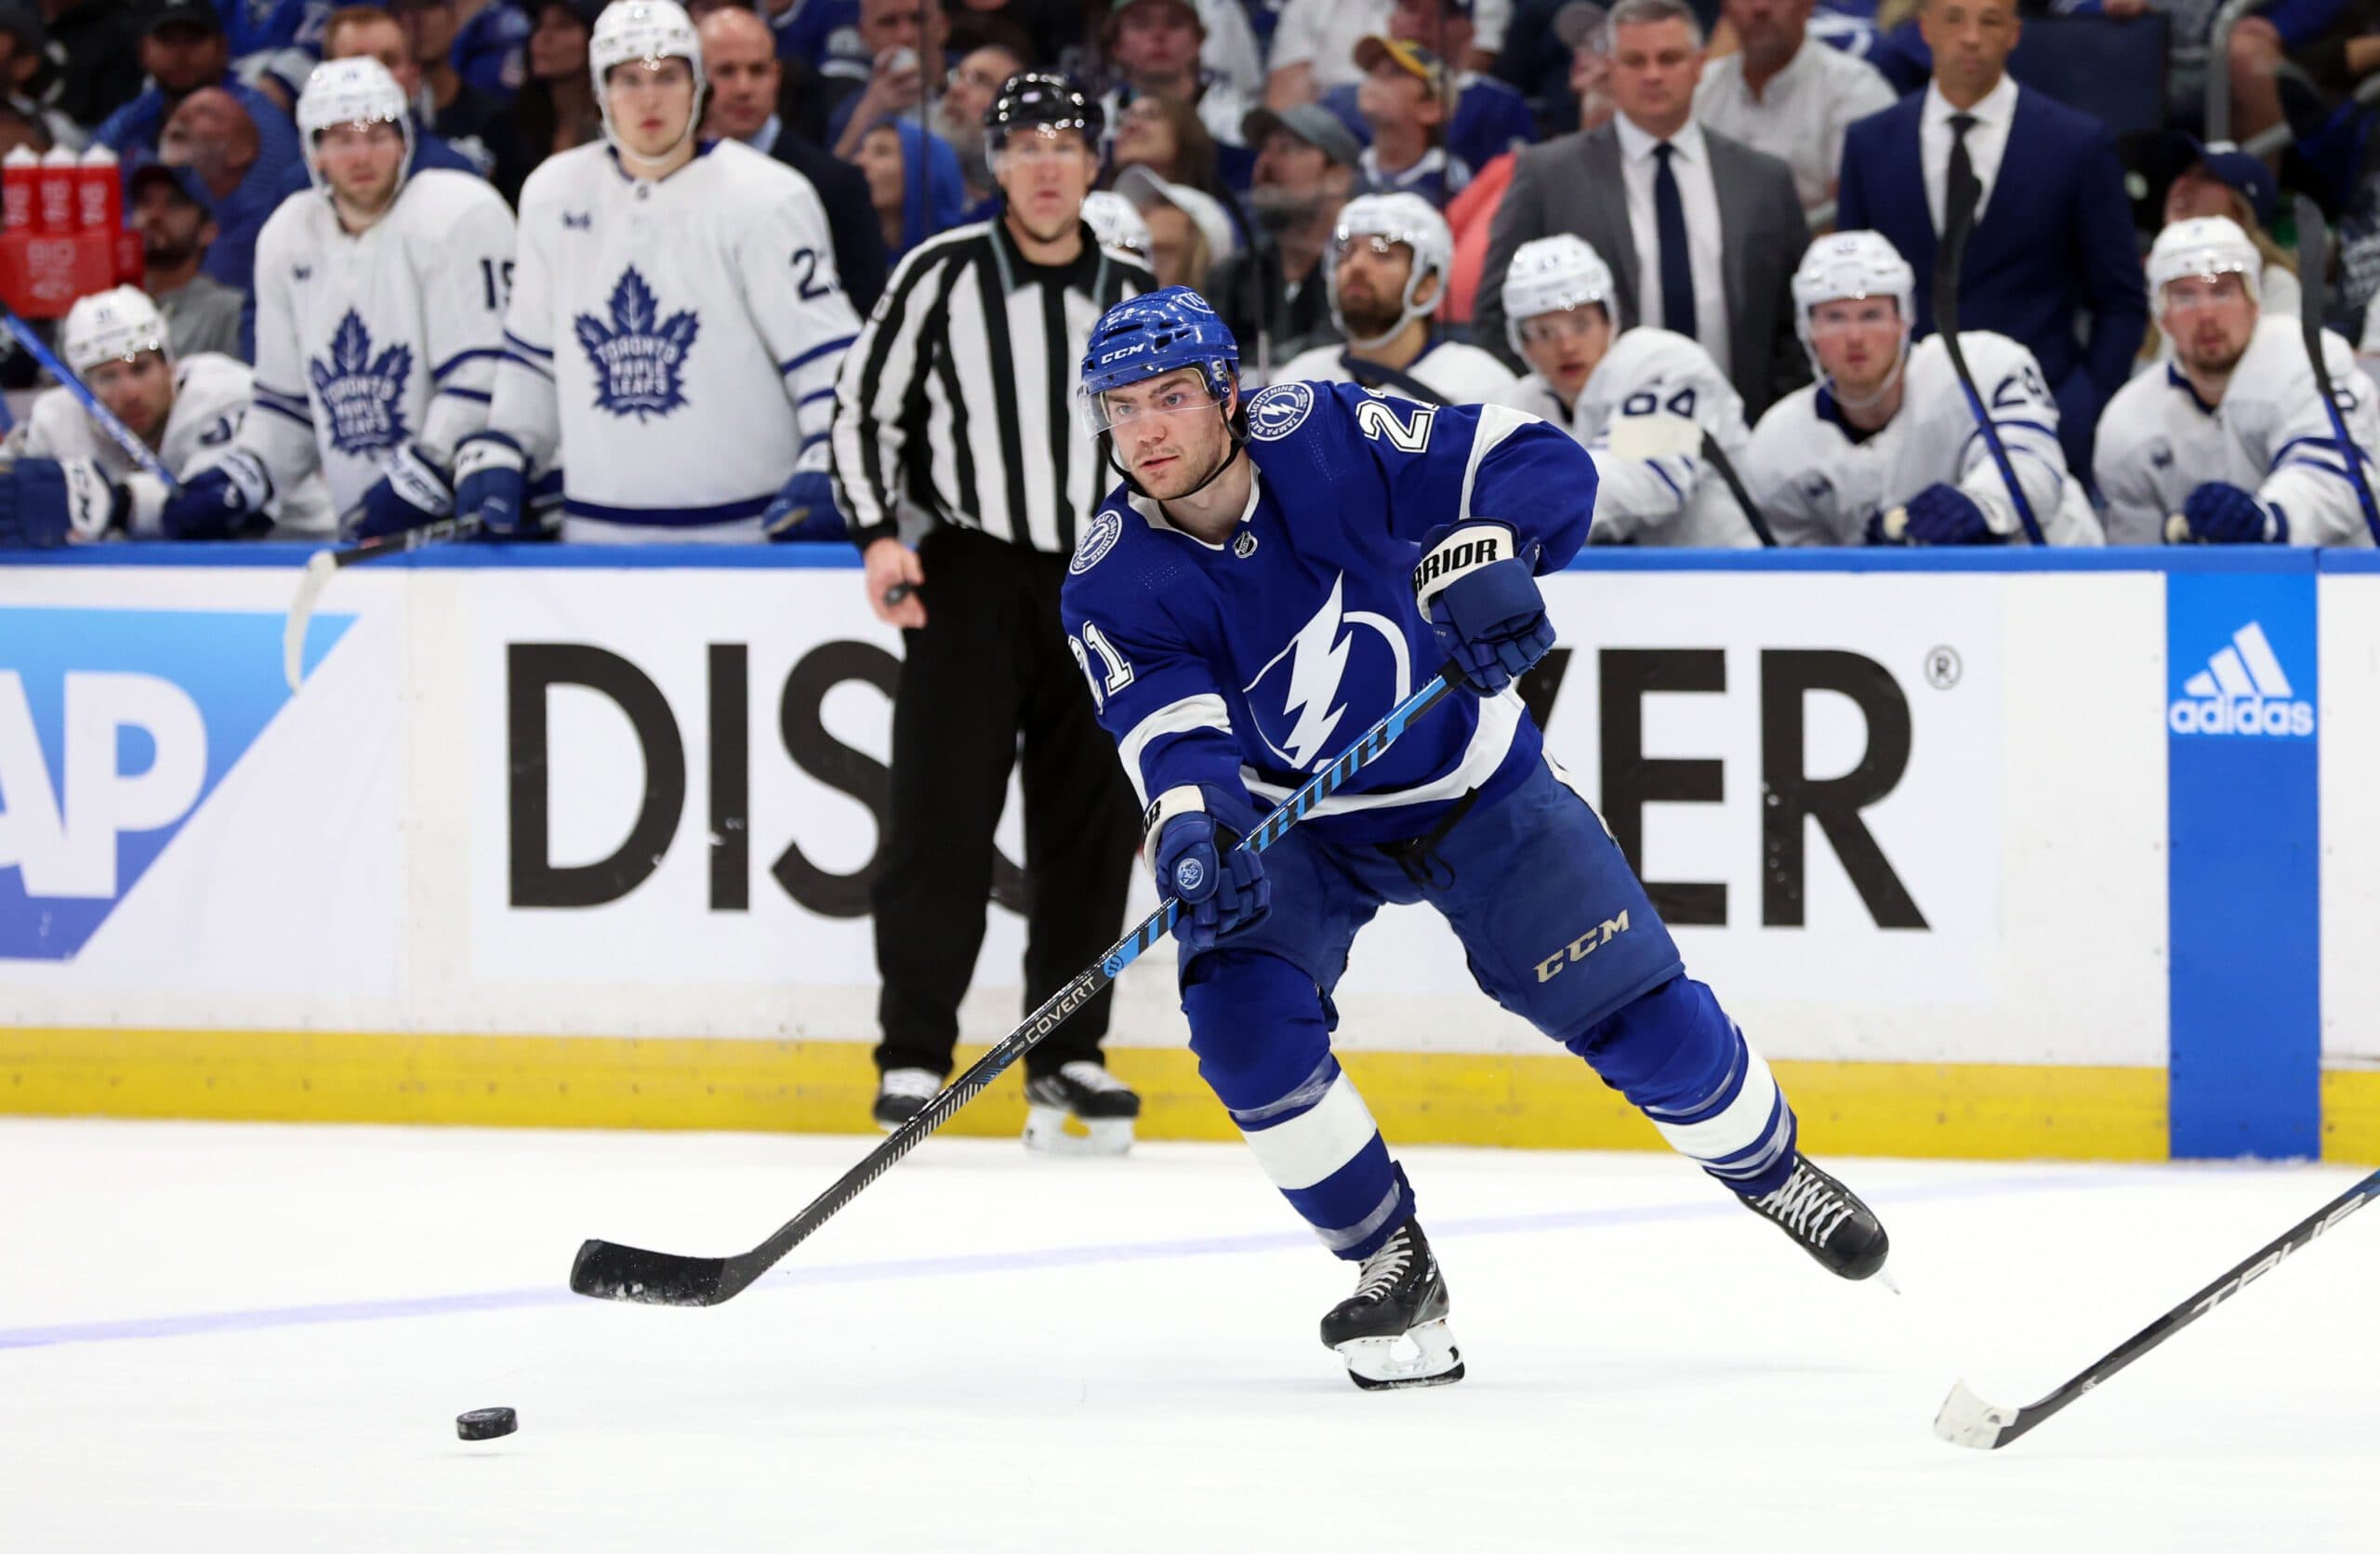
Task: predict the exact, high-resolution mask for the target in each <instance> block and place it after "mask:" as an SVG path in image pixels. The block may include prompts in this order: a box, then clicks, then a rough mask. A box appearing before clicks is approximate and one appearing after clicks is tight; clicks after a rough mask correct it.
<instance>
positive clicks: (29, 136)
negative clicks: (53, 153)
mask: <svg viewBox="0 0 2380 1554" xmlns="http://www.w3.org/2000/svg"><path fill="white" fill-rule="evenodd" d="M57 143H58V142H57V141H56V140H54V139H50V134H49V126H47V125H46V124H44V123H43V122H42V121H41V120H40V119H38V118H35V117H33V115H32V114H30V113H25V112H24V111H23V110H22V109H20V108H19V107H17V106H16V105H15V104H14V103H9V102H0V156H6V155H7V154H8V153H10V152H12V151H15V150H16V149H17V148H18V147H20V146H22V147H23V148H24V149H25V150H27V151H29V152H33V153H35V154H39V153H43V152H46V151H47V150H49V149H50V148H51V147H52V146H54V145H56V144H57Z"/></svg>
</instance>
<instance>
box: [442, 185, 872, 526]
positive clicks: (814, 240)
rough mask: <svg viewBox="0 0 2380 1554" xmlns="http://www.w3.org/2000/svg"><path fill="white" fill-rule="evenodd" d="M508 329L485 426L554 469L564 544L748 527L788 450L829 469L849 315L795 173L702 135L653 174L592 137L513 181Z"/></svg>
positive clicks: (781, 477)
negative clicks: (515, 235)
mask: <svg viewBox="0 0 2380 1554" xmlns="http://www.w3.org/2000/svg"><path fill="white" fill-rule="evenodd" d="M504 332H505V348H506V349H505V355H504V361H503V363H502V365H500V366H499V368H498V369H497V372H496V405H495V408H494V410H493V412H492V413H491V414H490V416H489V418H488V425H489V428H490V430H491V431H495V432H502V433H504V434H505V435H506V436H509V437H510V438H511V439H512V440H513V441H514V442H516V443H518V444H519V445H520V446H521V450H522V453H523V454H524V455H526V456H527V458H528V460H529V463H530V465H531V467H532V468H533V469H538V470H542V469H547V468H550V467H552V466H554V465H557V464H558V465H560V467H561V469H562V537H563V538H565V539H573V540H594V541H599V542H602V541H629V542H634V541H638V540H649V539H700V540H710V539H724V540H757V539H759V538H760V513H761V511H762V510H764V509H765V508H766V507H767V506H768V505H769V503H770V501H771V500H772V499H773V498H774V497H775V496H776V494H777V490H778V488H779V487H780V486H782V485H784V484H785V483H786V480H787V478H788V477H789V476H790V475H792V473H793V472H794V464H795V461H796V460H797V459H800V458H804V457H805V456H807V457H809V458H813V459H816V460H818V461H819V463H818V467H819V468H820V469H822V470H823V469H824V468H825V467H826V465H825V463H824V460H825V458H826V432H827V427H828V424H829V423H830V421H831V420H832V418H833V416H834V409H835V373H836V369H837V368H838V367H839V366H840V365H841V362H842V356H843V352H844V350H845V348H846V347H848V346H849V345H850V344H851V342H852V339H853V336H855V335H856V334H857V333H858V332H859V319H858V317H857V316H856V315H855V314H853V312H852V305H851V302H850V300H849V299H847V298H846V297H845V296H844V295H843V288H842V285H841V283H840V281H839V280H837V278H836V275H835V250H834V246H833V244H832V243H831V242H830V241H829V240H828V237H827V233H826V212H825V210H824V208H823V207H822V206H820V205H819V203H818V194H817V192H816V191H815V190H813V188H811V186H810V183H809V181H808V180H807V179H803V178H802V177H801V176H800V174H798V173H796V172H795V171H794V170H793V169H792V168H790V167H787V166H786V165H785V164H783V163H781V162H778V161H776V160H775V159H774V158H773V157H767V156H763V155H761V154H760V153H759V152H756V151H754V150H753V149H752V148H751V147H749V146H747V145H743V144H741V143H739V142H736V141H733V140H726V141H713V142H710V143H707V144H706V145H705V146H704V147H703V148H702V151H701V153H700V154H699V155H697V156H696V157H695V158H694V160H693V161H692V162H689V163H688V164H686V165H685V166H682V167H681V168H679V169H678V170H677V171H676V172H674V173H672V174H670V175H669V176H668V178H665V179H659V180H658V181H655V180H654V179H633V178H629V177H628V176H627V175H626V174H625V173H623V172H622V171H621V170H620V165H619V162H618V161H617V159H616V158H615V156H614V155H613V153H612V150H611V148H610V147H609V146H606V145H602V144H595V145H586V146H580V147H579V148H577V149H576V150H575V151H568V152H564V153H562V154H560V155H559V156H554V157H549V158H548V159H547V161H546V162H545V163H544V164H543V165H542V166H539V167H538V168H537V170H536V172H534V173H532V174H530V175H529V181H528V183H527V184H526V185H525V186H523V187H522V191H521V262H520V265H519V268H518V269H516V270H515V271H514V272H513V279H512V309H511V312H510V313H509V315H508V317H507V319H506V321H505V331H504Z"/></svg>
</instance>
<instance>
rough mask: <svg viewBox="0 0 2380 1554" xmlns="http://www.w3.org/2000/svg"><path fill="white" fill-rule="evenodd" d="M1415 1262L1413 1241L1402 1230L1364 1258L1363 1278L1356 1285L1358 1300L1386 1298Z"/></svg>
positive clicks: (1356, 1297)
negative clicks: (1406, 1237)
mask: <svg viewBox="0 0 2380 1554" xmlns="http://www.w3.org/2000/svg"><path fill="white" fill-rule="evenodd" d="M1412 1263H1413V1243H1412V1242H1409V1241H1408V1240H1406V1239H1405V1236H1404V1234H1403V1233H1402V1232H1401V1231H1400V1232H1399V1233H1398V1234H1396V1235H1395V1236H1394V1237H1392V1238H1390V1240H1389V1243H1388V1244H1387V1245H1386V1246H1383V1247H1382V1248H1381V1249H1380V1250H1379V1251H1377V1252H1375V1253H1373V1254H1372V1255H1370V1256H1369V1257H1367V1258H1366V1259H1364V1273H1363V1278H1362V1280H1361V1281H1360V1282H1357V1284H1356V1285H1355V1296H1354V1298H1355V1299H1356V1300H1385V1299H1386V1298H1387V1297H1388V1292H1389V1291H1391V1290H1393V1289H1395V1288H1396V1283H1397V1281H1398V1280H1400V1279H1403V1278H1404V1277H1405V1270H1406V1269H1407V1268H1410V1267H1411V1266H1412Z"/></svg>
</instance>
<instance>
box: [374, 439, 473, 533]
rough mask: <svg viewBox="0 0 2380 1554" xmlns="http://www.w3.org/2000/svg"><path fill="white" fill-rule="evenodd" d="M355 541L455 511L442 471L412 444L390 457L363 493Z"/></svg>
mask: <svg viewBox="0 0 2380 1554" xmlns="http://www.w3.org/2000/svg"><path fill="white" fill-rule="evenodd" d="M361 510H362V514H363V516H362V517H361V518H360V519H359V520H358V521H357V523H356V525H355V538H358V539H378V538H381V537H382V536H384V535H391V534H403V532H404V531H405V530H407V529H417V528H419V527H421V525H424V524H430V523H435V522H437V521H438V520H439V519H441V518H443V517H445V516H446V515H447V514H448V513H449V512H452V511H455V488H454V486H452V485H449V484H448V483H447V480H446V475H445V472H443V471H442V470H441V469H439V467H438V466H437V465H435V464H433V463H431V462H430V459H429V458H428V457H427V456H425V455H424V454H423V453H422V451H421V449H420V448H418V447H417V446H415V445H413V444H411V443H407V444H406V445H404V446H403V447H401V448H399V449H398V450H397V451H396V452H395V453H394V454H392V455H390V458H389V462H388V464H387V465H386V466H385V467H384V470H383V472H382V474H381V476H380V478H379V480H378V481H377V482H375V483H374V485H373V486H372V489H370V490H369V491H366V492H364V500H363V502H362V503H361Z"/></svg>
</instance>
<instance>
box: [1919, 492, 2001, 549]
mask: <svg viewBox="0 0 2380 1554" xmlns="http://www.w3.org/2000/svg"><path fill="white" fill-rule="evenodd" d="M1908 511H1909V529H1908V534H1907V538H1908V541H1909V543H1910V544H1911V545H1996V544H1998V543H1999V542H2000V541H2001V539H2002V538H2003V535H2002V534H2001V533H1999V532H1998V531H1997V530H1996V529H1995V526H1994V525H1993V524H1992V521H1991V520H1992V516H1993V515H1992V513H1991V512H1990V511H1989V510H1988V509H1986V508H1985V506H1984V505H1983V503H1982V502H1980V501H1978V500H1977V498H1974V497H1972V496H1970V495H1968V494H1967V493H1966V492H1964V491H1962V490H1960V489H1959V488H1958V487H1957V486H1955V485H1942V484H1940V483H1938V482H1937V484H1935V485H1929V486H1927V487H1926V488H1925V489H1924V490H1923V491H1920V492H1919V493H1918V494H1917V495H1916V496H1914V497H1911V498H1910V499H1909V509H1908ZM2009 526H2010V527H2011V528H2014V527H2015V525H2014V524H2011V525H2009Z"/></svg>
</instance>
